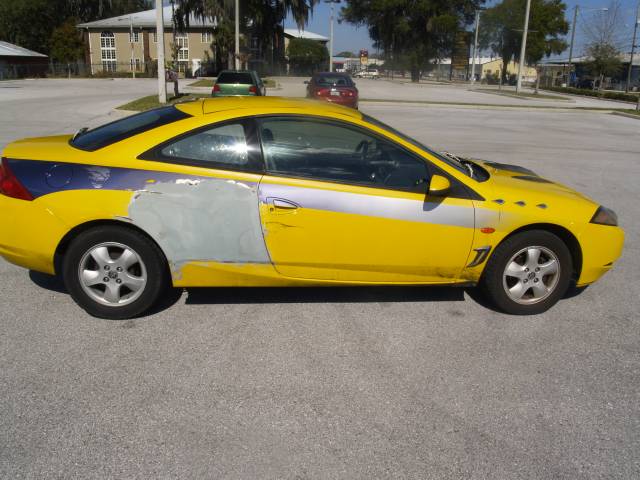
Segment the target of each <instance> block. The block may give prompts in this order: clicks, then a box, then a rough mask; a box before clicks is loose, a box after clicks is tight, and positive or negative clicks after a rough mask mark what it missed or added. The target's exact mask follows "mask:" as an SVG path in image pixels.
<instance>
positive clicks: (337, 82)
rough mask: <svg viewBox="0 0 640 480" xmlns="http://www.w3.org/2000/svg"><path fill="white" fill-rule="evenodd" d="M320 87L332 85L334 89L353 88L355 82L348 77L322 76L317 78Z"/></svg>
mask: <svg viewBox="0 0 640 480" xmlns="http://www.w3.org/2000/svg"><path fill="white" fill-rule="evenodd" d="M316 83H317V84H318V85H328V86H329V85H330V86H333V87H352V86H353V82H351V79H350V78H349V77H347V76H346V75H320V76H318V77H317V78H316Z"/></svg>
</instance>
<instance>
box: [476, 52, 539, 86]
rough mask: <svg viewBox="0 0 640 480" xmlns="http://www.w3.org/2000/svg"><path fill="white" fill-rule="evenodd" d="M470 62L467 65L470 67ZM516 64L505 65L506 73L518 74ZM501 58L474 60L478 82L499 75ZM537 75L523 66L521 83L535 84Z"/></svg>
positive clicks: (526, 66)
mask: <svg viewBox="0 0 640 480" xmlns="http://www.w3.org/2000/svg"><path fill="white" fill-rule="evenodd" d="M471 62H472V60H469V64H470V65H471ZM518 65H519V63H518V62H513V61H512V62H510V63H509V64H508V65H507V73H508V74H509V75H517V74H518ZM502 67H503V66H502V58H477V59H476V70H475V71H476V75H477V76H479V78H480V80H484V79H486V78H487V77H490V76H493V75H499V74H500V72H501V71H502ZM537 76H538V74H537V72H536V69H535V68H534V67H530V66H528V65H525V66H524V68H523V70H522V81H523V82H531V83H533V82H535V81H536V78H537Z"/></svg>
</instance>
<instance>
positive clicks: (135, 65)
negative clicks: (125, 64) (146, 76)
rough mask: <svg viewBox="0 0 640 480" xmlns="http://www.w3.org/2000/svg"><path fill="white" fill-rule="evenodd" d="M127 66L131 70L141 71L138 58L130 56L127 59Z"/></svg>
mask: <svg viewBox="0 0 640 480" xmlns="http://www.w3.org/2000/svg"><path fill="white" fill-rule="evenodd" d="M129 68H130V69H131V71H136V72H141V71H142V63H141V62H140V59H139V58H132V59H130V60H129Z"/></svg>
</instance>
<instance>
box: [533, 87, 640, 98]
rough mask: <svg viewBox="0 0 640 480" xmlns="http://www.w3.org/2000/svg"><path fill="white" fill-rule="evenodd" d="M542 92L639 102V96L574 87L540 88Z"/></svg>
mask: <svg viewBox="0 0 640 480" xmlns="http://www.w3.org/2000/svg"><path fill="white" fill-rule="evenodd" d="M540 89H541V90H549V91H552V92H558V93H568V94H570V95H583V96H586V97H596V98H605V99H607V100H622V101H624V102H637V101H638V95H636V94H633V93H624V92H606V91H604V92H600V91H598V90H588V89H583V88H573V87H540Z"/></svg>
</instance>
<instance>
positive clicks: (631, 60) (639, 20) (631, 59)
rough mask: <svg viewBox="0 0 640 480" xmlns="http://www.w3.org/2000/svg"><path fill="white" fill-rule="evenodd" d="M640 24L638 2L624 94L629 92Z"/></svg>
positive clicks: (639, 6) (639, 5)
mask: <svg viewBox="0 0 640 480" xmlns="http://www.w3.org/2000/svg"><path fill="white" fill-rule="evenodd" d="M639 23H640V0H638V10H637V11H636V23H635V25H634V26H633V43H632V44H631V57H630V58H629V70H627V86H626V88H625V92H627V93H628V92H629V85H630V84H631V70H633V55H634V53H636V38H637V35H638V24H639Z"/></svg>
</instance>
